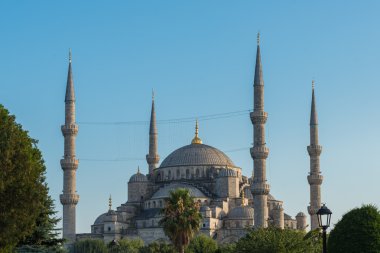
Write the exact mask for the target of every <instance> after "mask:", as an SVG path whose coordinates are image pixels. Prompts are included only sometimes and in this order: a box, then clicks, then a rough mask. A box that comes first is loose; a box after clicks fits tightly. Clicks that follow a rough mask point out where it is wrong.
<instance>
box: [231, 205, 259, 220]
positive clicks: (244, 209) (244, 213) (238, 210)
mask: <svg viewBox="0 0 380 253" xmlns="http://www.w3.org/2000/svg"><path fill="white" fill-rule="evenodd" d="M228 218H229V219H237V220H239V219H253V208H252V207H249V206H238V207H235V208H234V209H232V210H231V211H230V212H229V214H228Z"/></svg>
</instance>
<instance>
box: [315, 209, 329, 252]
mask: <svg viewBox="0 0 380 253" xmlns="http://www.w3.org/2000/svg"><path fill="white" fill-rule="evenodd" d="M331 214H332V212H331V211H330V209H328V208H327V206H326V205H325V204H323V206H321V208H320V209H319V210H318V212H317V216H318V223H319V227H320V228H322V230H323V253H326V252H327V247H326V229H327V228H328V227H330V221H331Z"/></svg>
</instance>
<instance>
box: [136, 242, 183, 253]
mask: <svg viewBox="0 0 380 253" xmlns="http://www.w3.org/2000/svg"><path fill="white" fill-rule="evenodd" d="M175 252H176V251H175V249H174V247H173V245H171V244H167V243H165V242H153V243H151V244H149V245H147V246H145V247H143V248H141V249H140V252H139V253H175Z"/></svg>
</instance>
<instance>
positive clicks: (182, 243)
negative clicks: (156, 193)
mask: <svg viewBox="0 0 380 253" xmlns="http://www.w3.org/2000/svg"><path fill="white" fill-rule="evenodd" d="M162 214H163V215H164V217H163V218H162V219H161V220H160V225H162V226H163V228H164V232H165V234H166V235H167V236H168V237H169V239H170V240H171V241H172V243H173V245H174V246H175V247H176V248H177V249H178V251H179V252H184V250H185V248H186V246H187V245H188V244H189V243H190V240H191V238H192V237H193V236H194V234H195V233H196V232H197V231H198V230H199V227H200V222H201V219H202V216H201V214H200V213H199V203H198V202H196V201H194V198H193V197H191V196H190V192H189V190H187V189H183V188H179V189H176V190H174V191H171V192H170V196H169V199H168V200H167V201H166V205H165V207H164V208H163V209H162Z"/></svg>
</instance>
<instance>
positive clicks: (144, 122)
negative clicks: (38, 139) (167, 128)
mask: <svg viewBox="0 0 380 253" xmlns="http://www.w3.org/2000/svg"><path fill="white" fill-rule="evenodd" d="M251 111H252V110H241V111H234V112H225V113H217V114H209V115H203V116H199V117H187V118H177V119H166V120H157V124H174V123H186V122H194V121H195V119H198V120H199V121H205V120H215V119H224V118H232V117H238V116H242V115H247V114H248V113H249V112H251ZM78 124H80V125H147V124H149V121H148V120H140V121H115V122H105V121H82V122H78Z"/></svg>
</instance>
